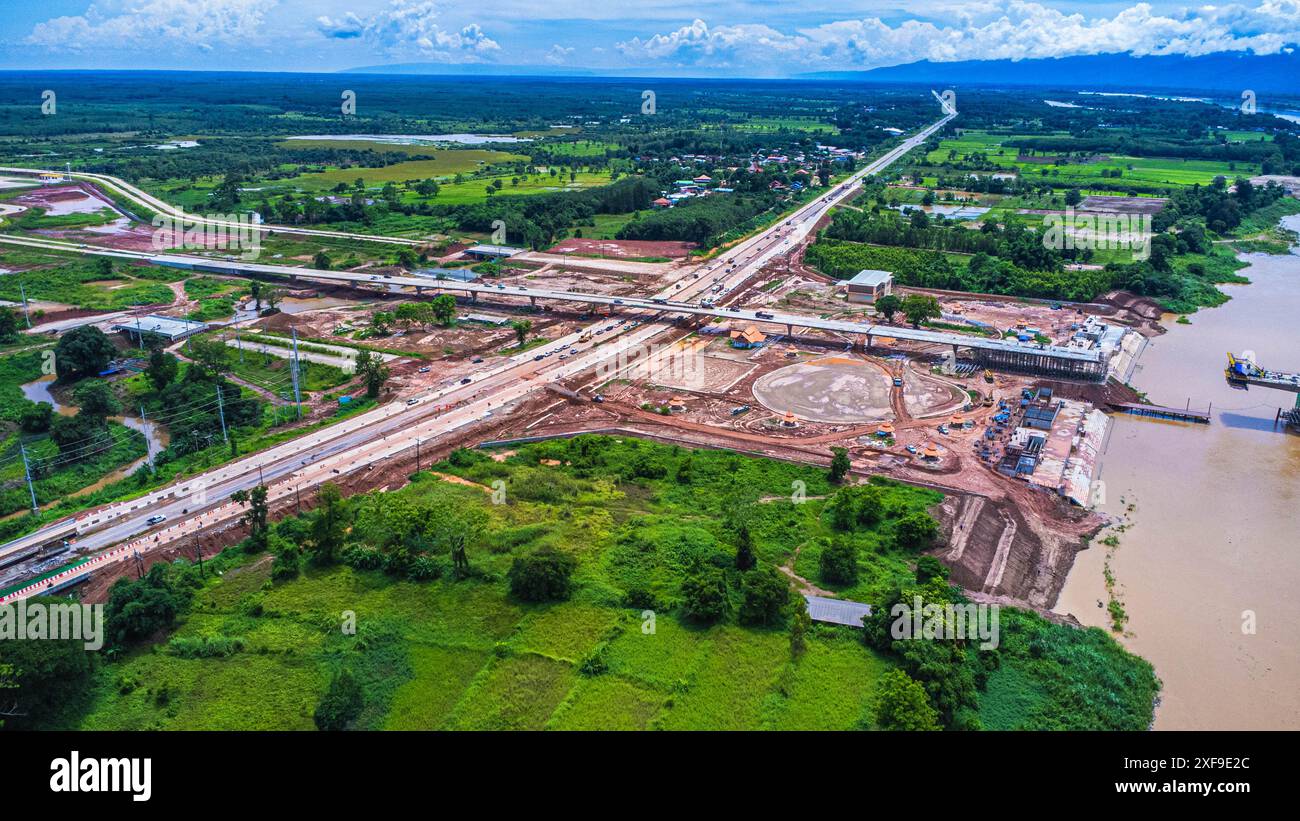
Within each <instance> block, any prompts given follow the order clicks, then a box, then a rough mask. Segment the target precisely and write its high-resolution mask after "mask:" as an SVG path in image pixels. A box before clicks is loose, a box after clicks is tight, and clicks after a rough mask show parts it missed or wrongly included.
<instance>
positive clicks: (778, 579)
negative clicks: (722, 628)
mask: <svg viewBox="0 0 1300 821" xmlns="http://www.w3.org/2000/svg"><path fill="white" fill-rule="evenodd" d="M740 595H741V601H740V613H739V616H740V621H741V623H742V624H762V625H768V624H771V623H772V622H775V621H777V620H779V619H780V618H781V616H782V614H783V613H784V612H785V611H786V609H787V608H788V607H789V606H790V580H789V579H787V578H786V577H785V575H783V574H782V573H781V572H780V571H779V570H777V569H776V568H775V567H772V566H771V565H762V566H760V567H756V568H754V569H753V570H751V571H749V572H748V573H746V574H745V575H744V576H743V577H742V578H741V581H740Z"/></svg>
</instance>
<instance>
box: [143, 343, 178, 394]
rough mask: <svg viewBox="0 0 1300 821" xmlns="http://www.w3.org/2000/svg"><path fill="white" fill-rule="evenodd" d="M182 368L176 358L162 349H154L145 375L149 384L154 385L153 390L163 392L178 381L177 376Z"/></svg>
mask: <svg viewBox="0 0 1300 821" xmlns="http://www.w3.org/2000/svg"><path fill="white" fill-rule="evenodd" d="M180 367H181V366H180V362H179V360H177V359H176V357H175V356H173V355H172V354H169V353H167V352H166V351H164V350H163V349H162V348H154V350H153V352H152V353H150V354H149V366H148V367H147V368H145V371H144V373H145V376H146V377H148V379H149V383H150V384H151V385H153V389H154V390H155V391H161V390H162V389H163V388H165V387H167V386H168V385H170V384H171V383H172V382H174V381H176V374H177V373H179V372H180Z"/></svg>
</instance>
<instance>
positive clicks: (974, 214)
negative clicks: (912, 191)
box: [898, 205, 989, 220]
mask: <svg viewBox="0 0 1300 821" xmlns="http://www.w3.org/2000/svg"><path fill="white" fill-rule="evenodd" d="M898 210H899V211H901V212H903V213H904V214H908V213H911V212H912V211H924V212H925V213H927V214H929V215H930V216H932V217H934V216H944V217H947V218H948V219H952V220H973V219H979V218H980V217H982V216H984V215H985V214H987V213H988V212H989V209H988V208H985V207H984V206H982V205H900V206H898Z"/></svg>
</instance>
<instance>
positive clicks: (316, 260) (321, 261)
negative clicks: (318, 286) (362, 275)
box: [258, 251, 334, 311]
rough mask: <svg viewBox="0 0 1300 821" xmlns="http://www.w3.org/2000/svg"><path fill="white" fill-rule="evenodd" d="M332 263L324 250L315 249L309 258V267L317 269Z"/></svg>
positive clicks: (324, 267)
mask: <svg viewBox="0 0 1300 821" xmlns="http://www.w3.org/2000/svg"><path fill="white" fill-rule="evenodd" d="M333 264H334V260H332V259H330V255H329V254H327V253H325V252H324V251H317V252H316V254H315V256H313V257H312V258H311V267H313V268H315V269H317V270H319V271H328V270H329V269H330V266H332V265H333ZM258 311H261V303H258Z"/></svg>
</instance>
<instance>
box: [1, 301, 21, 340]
mask: <svg viewBox="0 0 1300 821" xmlns="http://www.w3.org/2000/svg"><path fill="white" fill-rule="evenodd" d="M17 341H18V312H17V311H11V310H9V309H8V308H0V342H17Z"/></svg>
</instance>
